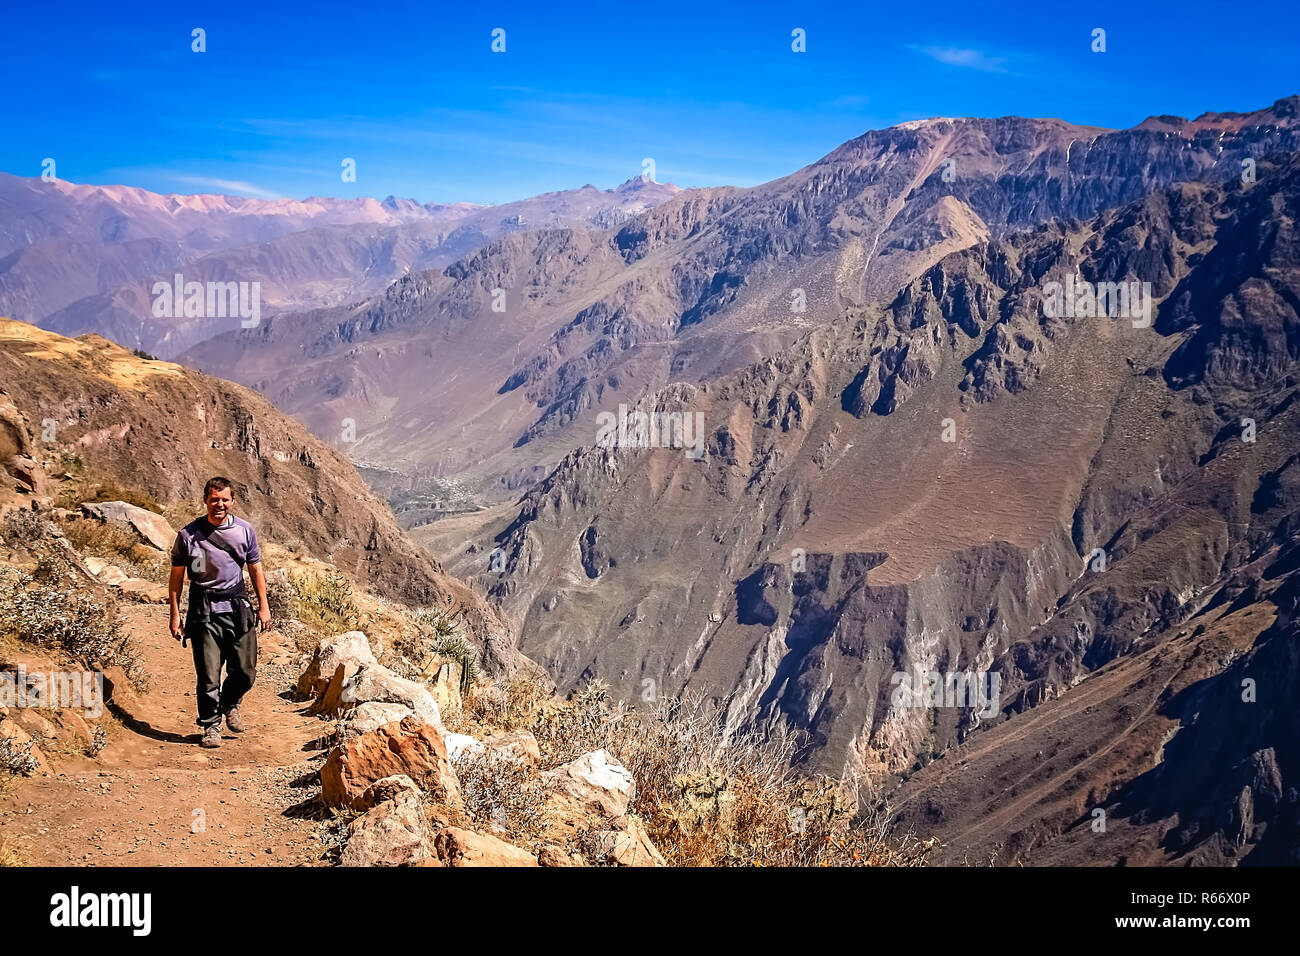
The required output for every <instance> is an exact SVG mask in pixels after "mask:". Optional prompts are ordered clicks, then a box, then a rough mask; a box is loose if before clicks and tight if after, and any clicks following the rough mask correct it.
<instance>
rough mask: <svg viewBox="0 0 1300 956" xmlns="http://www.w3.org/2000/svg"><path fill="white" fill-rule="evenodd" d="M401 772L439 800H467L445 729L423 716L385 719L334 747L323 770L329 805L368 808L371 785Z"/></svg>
mask: <svg viewBox="0 0 1300 956" xmlns="http://www.w3.org/2000/svg"><path fill="white" fill-rule="evenodd" d="M396 774H400V775H403V776H406V777H410V778H411V780H412V782H413V783H414V784H415V785H416V786H417V787H419V788H421V789H422V790H424V791H425V792H426V793H428V794H429V796H430V797H431V798H432V799H433V800H435V801H437V802H438V803H441V804H444V805H447V806H449V807H460V806H462V801H461V796H460V783H459V781H457V779H456V774H455V773H453V772H452V769H451V762H450V761H449V760H448V759H447V745H446V744H445V743H444V742H443V739H442V733H441V732H440V731H439V730H438V728H437V727H434V726H433V725H432V724H429V723H426V722H424V721H422V720H421V719H420V718H418V717H407V718H405V719H404V720H401V721H399V722H395V723H391V724H385V725H384V726H383V727H380V728H378V729H377V730H372V731H370V732H369V733H365V734H362V735H360V736H359V737H353V738H352V739H350V740H347V741H344V742H343V743H342V744H340V745H339V746H338V747H336V748H335V749H334V750H332V751H331V752H330V755H329V756H328V757H327V758H326V759H325V764H324V766H322V767H321V771H320V779H321V800H322V802H323V803H324V804H325V805H326V806H331V807H348V808H351V809H364V808H365V804H366V797H365V793H366V791H367V790H368V789H369V788H370V786H371V785H372V784H374V783H375V782H376V781H379V780H383V779H384V778H385V777H390V776H393V775H396Z"/></svg>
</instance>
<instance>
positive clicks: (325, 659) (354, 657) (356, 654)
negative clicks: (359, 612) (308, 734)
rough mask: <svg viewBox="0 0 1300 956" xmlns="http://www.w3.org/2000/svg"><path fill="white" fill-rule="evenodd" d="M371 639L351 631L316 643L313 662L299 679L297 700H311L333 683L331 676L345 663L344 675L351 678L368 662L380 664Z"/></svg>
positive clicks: (295, 696) (295, 698)
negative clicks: (372, 648) (372, 647)
mask: <svg viewBox="0 0 1300 956" xmlns="http://www.w3.org/2000/svg"><path fill="white" fill-rule="evenodd" d="M378 663H379V662H378V661H377V660H375V654H374V651H372V650H371V649H370V641H369V640H367V639H366V635H365V634H364V633H362V632H361V631H348V632H347V633H346V634H338V635H336V636H334V637H327V638H325V640H323V641H321V642H320V643H319V644H317V645H316V651H315V653H313V654H312V657H311V663H310V664H308V665H307V669H306V670H305V671H303V673H302V676H301V677H299V678H298V686H297V687H296V688H295V689H294V700H310V699H311V698H313V697H316V696H318V695H319V694H320V692H321V691H323V690H324V689H325V688H326V687H327V686H329V682H330V678H331V677H333V676H334V673H335V671H337V670H338V668H339V666H340V665H342V667H343V669H344V674H343V676H344V678H345V679H346V678H348V677H351V676H352V675H353V674H355V673H356V672H357V670H359V669H360V668H361V667H362V666H363V665H365V664H378Z"/></svg>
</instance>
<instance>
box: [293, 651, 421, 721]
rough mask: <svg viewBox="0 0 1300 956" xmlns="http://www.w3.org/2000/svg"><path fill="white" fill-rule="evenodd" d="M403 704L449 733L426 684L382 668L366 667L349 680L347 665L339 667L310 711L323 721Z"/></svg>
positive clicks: (361, 668)
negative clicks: (370, 706)
mask: <svg viewBox="0 0 1300 956" xmlns="http://www.w3.org/2000/svg"><path fill="white" fill-rule="evenodd" d="M371 701H373V702H375V703H381V704H402V705H404V706H406V707H409V708H410V709H411V710H412V712H414V713H415V715H416V716H417V717H419V718H420V719H421V720H424V721H426V722H428V723H430V724H433V726H434V727H436V728H438V730H439V732H440V733H446V730H445V728H444V727H443V726H442V715H441V713H440V712H439V710H438V704H437V702H436V701H435V700H434V699H433V695H432V694H430V693H429V689H428V688H427V687H425V686H424V685H423V684H417V683H416V682H415V681H412V680H406V679H405V678H404V677H398V676H397V675H396V674H394V673H393V672H392V671H390V670H389V669H388V668H387V667H384V666H383V665H382V664H363V665H362V666H361V667H360V668H358V669H357V671H356V673H354V674H352V675H350V676H348V675H347V665H346V664H339V666H338V667H337V668H336V669H335V671H334V676H333V677H331V678H330V682H329V684H328V685H327V686H326V687H325V690H324V691H322V692H321V695H320V697H318V698H317V699H316V702H315V703H314V704H312V706H311V708H310V709H309V710H308V711H307V712H308V713H309V714H314V715H317V716H323V717H337V716H340V715H342V714H344V713H346V712H347V711H348V710H350V709H351V708H353V707H355V706H358V705H360V704H364V703H367V702H371Z"/></svg>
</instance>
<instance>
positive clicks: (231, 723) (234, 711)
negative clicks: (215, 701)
mask: <svg viewBox="0 0 1300 956" xmlns="http://www.w3.org/2000/svg"><path fill="white" fill-rule="evenodd" d="M226 726H227V727H229V728H230V729H231V730H233V731H234V732H235V733H237V734H242V733H243V732H244V717H243V715H242V714H240V712H239V707H238V705H236V706H234V707H231V708H230V709H229V710H228V711H226Z"/></svg>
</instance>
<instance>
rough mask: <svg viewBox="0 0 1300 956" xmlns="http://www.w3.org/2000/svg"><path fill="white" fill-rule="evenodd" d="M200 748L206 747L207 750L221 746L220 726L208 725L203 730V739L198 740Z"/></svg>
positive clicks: (217, 724)
mask: <svg viewBox="0 0 1300 956" xmlns="http://www.w3.org/2000/svg"><path fill="white" fill-rule="evenodd" d="M199 746H200V747H207V748H208V749H209V750H211V749H213V748H214V747H220V746H221V724H219V723H216V724H208V725H207V726H206V727H204V728H203V737H202V738H201V739H200V740H199Z"/></svg>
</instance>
